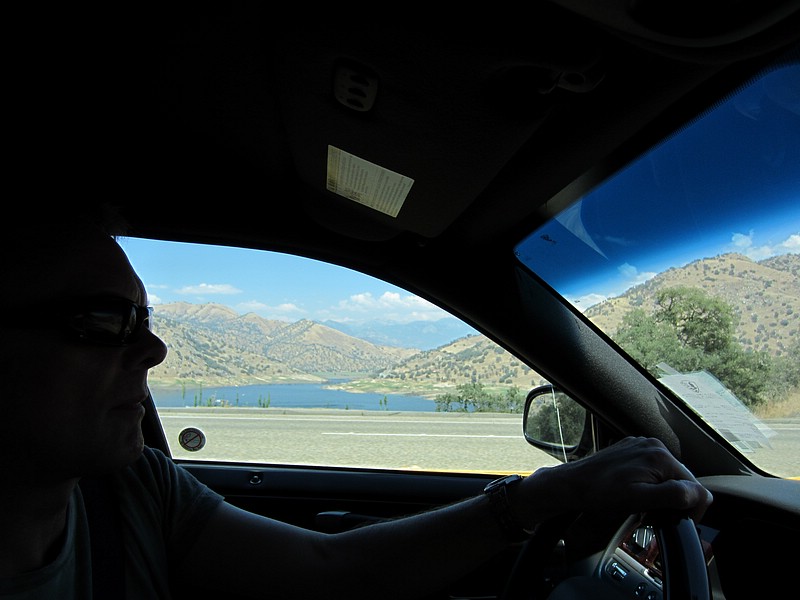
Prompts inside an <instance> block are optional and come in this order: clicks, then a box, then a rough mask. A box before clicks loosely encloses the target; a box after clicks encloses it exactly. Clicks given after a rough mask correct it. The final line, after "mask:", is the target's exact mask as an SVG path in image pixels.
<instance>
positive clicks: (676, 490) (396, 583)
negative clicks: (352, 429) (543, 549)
mask: <svg viewBox="0 0 800 600" xmlns="http://www.w3.org/2000/svg"><path fill="white" fill-rule="evenodd" d="M509 501H510V505H511V510H512V512H513V514H514V517H515V519H516V520H517V521H518V522H519V523H521V524H522V525H524V526H525V527H526V528H532V527H533V526H534V525H535V524H536V523H538V522H540V521H542V520H544V519H546V518H549V517H551V516H554V515H557V514H559V513H562V512H565V511H572V510H591V511H596V512H604V511H608V510H613V511H615V512H639V511H643V510H650V509H659V508H672V509H676V510H682V511H687V512H690V513H691V514H693V515H694V516H695V517H699V516H700V515H701V514H702V512H703V511H705V509H706V507H707V506H708V504H710V502H711V495H710V494H709V493H708V492H707V491H706V490H705V489H704V488H703V487H702V486H700V484H699V483H697V481H696V480H695V479H694V477H693V476H692V475H691V473H689V471H688V470H686V469H685V467H683V465H681V464H680V463H679V462H678V461H677V460H675V459H674V458H673V457H672V455H670V454H669V452H668V451H667V450H666V449H665V448H664V446H663V445H662V444H661V443H660V442H658V441H657V440H649V439H644V438H628V439H626V440H623V441H622V442H620V443H619V444H617V445H615V446H613V447H611V448H609V449H607V450H604V451H603V452H599V453H598V454H596V455H594V456H591V457H588V458H585V459H583V460H581V461H577V462H575V463H569V464H566V465H560V466H558V467H551V468H546V469H540V470H539V471H537V472H536V473H534V474H533V475H531V476H529V477H527V478H525V480H524V481H522V482H521V483H520V484H518V485H517V486H516V488H515V489H514V491H513V493H512V494H511V495H510V497H509ZM507 545H508V538H507V536H506V532H504V531H503V529H502V527H501V525H500V522H499V520H498V518H497V514H496V512H495V508H493V506H492V504H491V502H490V501H489V499H488V498H487V497H485V496H483V495H481V496H478V497H475V498H471V499H468V500H465V501H463V502H459V503H457V504H453V505H451V506H447V507H443V508H440V509H437V510H434V511H430V512H426V513H421V514H418V515H414V516H410V517H405V518H402V519H396V520H390V521H386V522H381V523H377V524H374V525H370V526H366V527H361V528H358V529H354V530H351V531H347V532H344V533H338V534H323V533H317V532H314V531H308V530H305V529H302V528H298V527H295V526H292V525H288V524H285V523H280V522H278V521H274V520H271V519H268V518H265V517H261V516H258V515H254V514H251V513H248V512H246V511H243V510H241V509H238V508H236V507H233V506H231V505H229V504H227V503H222V504H221V505H220V506H219V508H218V509H217V510H216V512H215V513H214V514H213V516H212V517H211V519H210V520H209V522H208V524H207V525H206V527H205V528H204V530H203V531H202V532H201V534H200V537H199V539H198V542H197V543H196V544H195V546H194V548H193V549H192V551H191V553H190V554H189V555H188V556H187V558H186V560H185V561H184V563H183V565H184V570H185V571H184V572H183V573H181V574H180V575H183V576H184V577H186V580H187V581H190V582H192V583H193V584H198V585H200V586H202V587H203V588H205V589H209V588H210V589H214V588H218V587H219V586H222V589H223V590H224V591H225V592H227V593H236V594H241V595H243V596H246V595H247V594H251V595H253V596H254V597H258V594H259V593H263V595H264V596H266V597H271V598H317V597H319V598H322V597H324V598H348V599H356V598H375V597H380V598H413V597H419V596H422V595H425V594H430V593H432V592H434V591H437V590H440V589H443V588H444V587H445V586H447V585H448V584H449V583H452V582H454V581H456V580H458V579H459V578H460V577H462V576H464V575H465V574H467V573H469V572H470V571H472V570H473V569H475V568H476V567H478V566H479V565H480V564H482V563H483V562H485V561H486V560H487V559H489V558H491V557H492V556H494V555H496V554H497V553H498V552H500V551H501V550H503V549H504V548H505V547H506V546H507ZM209 558H212V560H209Z"/></svg>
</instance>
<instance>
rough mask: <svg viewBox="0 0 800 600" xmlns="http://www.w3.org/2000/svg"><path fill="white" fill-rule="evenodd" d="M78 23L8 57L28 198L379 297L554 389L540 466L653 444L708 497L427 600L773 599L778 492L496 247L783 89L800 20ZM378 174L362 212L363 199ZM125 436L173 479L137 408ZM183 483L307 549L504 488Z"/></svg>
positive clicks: (790, 523)
mask: <svg viewBox="0 0 800 600" xmlns="http://www.w3.org/2000/svg"><path fill="white" fill-rule="evenodd" d="M96 10H97V9H89V8H77V7H61V8H56V9H53V11H52V12H53V13H54V14H50V15H48V18H47V19H46V20H47V23H46V24H45V25H43V26H41V27H40V28H38V29H37V32H36V35H35V37H34V36H31V38H30V39H29V40H28V46H27V50H26V52H25V54H26V56H25V58H26V65H28V66H26V69H25V77H26V82H25V83H24V84H23V85H21V86H20V88H21V89H20V94H21V97H22V98H24V99H25V104H27V105H28V106H27V109H28V110H32V111H33V112H34V114H33V115H32V117H31V119H30V120H29V121H25V123H24V124H23V128H24V129H25V130H26V131H27V133H26V138H27V139H26V142H27V143H28V144H30V146H29V147H28V148H27V149H26V150H25V151H24V152H22V155H24V156H27V157H33V156H35V157H36V158H35V161H36V164H37V165H39V166H38V167H37V168H36V169H37V172H36V174H35V176H32V177H31V180H30V181H29V185H30V186H31V189H32V190H33V191H34V192H35V193H38V191H41V192H42V193H43V194H45V195H46V196H47V197H49V198H50V199H51V201H52V202H54V203H58V204H63V205H64V206H69V205H70V204H72V203H75V202H78V203H81V202H86V203H95V202H102V203H111V204H113V205H115V206H116V207H117V208H118V210H119V212H120V213H121V214H122V215H123V216H124V218H125V220H126V221H127V222H128V223H129V225H130V231H131V234H130V235H131V236H132V237H136V238H142V239H148V240H164V241H171V242H189V243H194V244H213V245H218V246H230V247H237V248H247V249H254V250H267V251H274V252H280V253H287V254H291V255H297V256H302V257H307V258H311V259H315V260H318V261H323V262H326V263H331V264H334V265H341V266H344V267H347V268H349V269H353V270H356V271H360V272H362V273H365V274H367V275H370V276H373V277H376V278H380V279H381V280H384V281H387V282H390V283H392V284H394V285H397V286H400V287H402V288H403V289H405V290H408V291H409V292H411V293H413V294H416V295H418V296H419V297H421V298H424V299H426V300H427V301H429V302H431V303H433V304H434V305H436V306H438V307H441V308H443V309H445V310H447V311H448V312H450V313H452V314H454V315H456V316H458V317H459V318H460V319H462V320H463V321H464V322H465V323H467V324H469V325H470V326H471V327H473V328H474V329H475V330H477V331H479V332H480V333H481V334H482V335H484V336H486V337H487V338H489V339H491V340H492V341H494V342H495V343H497V344H498V345H500V346H502V347H503V348H504V349H505V350H507V351H508V352H510V353H511V354H513V355H514V356H515V357H517V359H519V360H520V361H521V362H523V363H525V364H526V365H529V366H530V367H532V368H534V369H535V370H536V371H537V372H539V373H542V374H543V375H544V376H546V378H547V381H548V382H550V384H552V387H547V388H546V389H538V390H535V391H534V392H532V393H531V394H529V396H528V406H530V405H532V403H533V402H534V401H535V400H536V398H538V397H540V396H541V395H542V394H543V393H544V394H552V393H553V392H554V390H558V392H559V393H563V394H565V395H567V396H568V397H569V398H570V399H572V400H573V401H574V402H576V403H578V404H579V405H581V406H582V407H583V408H584V409H585V411H586V415H587V416H586V424H585V427H584V428H583V429H582V430H581V433H580V434H579V436H578V439H577V440H575V442H574V443H573V444H570V445H569V449H568V450H569V451H568V452H565V450H564V447H563V446H560V445H548V444H546V443H542V444H539V446H538V447H539V448H544V449H545V450H546V451H551V453H553V455H554V456H556V457H558V456H559V452H560V453H561V454H562V455H563V457H564V459H566V460H579V459H580V457H581V456H585V455H586V454H589V453H591V452H594V451H597V450H599V449H602V448H603V447H605V446H607V445H609V444H611V443H613V442H614V441H616V440H619V439H620V438H622V437H624V436H626V435H637V436H654V437H657V438H659V439H661V440H662V441H663V442H664V444H665V445H666V446H667V447H668V448H669V449H670V450H671V451H672V452H673V453H674V454H675V455H676V456H677V457H678V458H679V459H680V460H681V461H682V462H683V463H684V464H685V465H686V466H687V467H688V468H689V469H690V470H691V471H692V472H693V473H694V474H695V475H696V476H698V478H700V480H701V481H702V482H703V483H704V484H705V485H707V487H708V488H709V489H710V490H711V491H712V493H713V494H714V498H715V501H714V503H713V505H712V507H711V508H710V509H709V511H708V513H707V515H706V517H705V518H704V519H703V521H702V522H701V523H698V524H692V523H687V522H686V519H678V518H677V517H675V516H674V515H657V516H653V515H650V516H648V519H649V520H646V521H642V517H641V515H636V516H630V515H592V514H584V515H569V517H570V518H569V519H568V521H564V520H563V519H562V520H561V521H559V522H557V523H547V524H546V525H547V526H543V527H542V528H541V530H540V531H537V533H536V535H534V536H532V537H531V539H530V540H528V541H527V542H524V543H521V544H516V545H513V546H511V547H509V549H508V550H507V552H505V553H504V554H502V555H500V556H497V557H496V559H494V560H493V561H491V562H490V563H488V564H486V565H485V566H484V567H483V568H482V569H480V570H478V571H476V572H474V573H472V574H471V575H470V576H469V577H468V578H466V579H464V580H463V581H460V582H458V583H457V584H456V585H453V586H449V587H448V588H447V589H443V590H441V591H440V592H439V593H437V594H436V595H435V596H432V597H435V598H462V599H467V598H471V599H476V600H477V599H478V598H503V599H504V600H513V599H518V598H545V597H548V595H549V596H550V597H552V598H582V597H587V598H600V597H618V596H617V595H619V597H628V598H636V597H642V598H645V597H646V598H662V597H663V598H670V599H672V600H675V599H677V598H689V597H692V598H695V597H696V598H715V599H727V600H736V599H737V598H751V597H771V596H772V594H773V593H775V594H776V595H777V593H780V592H783V593H788V594H791V593H792V592H791V589H794V588H795V587H796V586H795V585H794V584H793V583H792V577H791V572H792V571H791V568H792V567H793V566H794V562H795V561H794V560H793V559H794V557H796V552H795V551H794V550H793V549H792V548H793V542H792V540H793V539H794V538H795V536H797V535H798V533H800V488H798V482H797V481H795V480H792V479H791V478H789V477H785V476H776V475H773V474H771V473H769V472H766V471H765V470H763V469H761V468H760V467H758V466H756V465H755V464H753V463H751V462H749V461H748V460H747V459H746V458H744V457H743V456H742V455H741V454H740V453H739V452H737V451H736V450H735V448H733V447H732V445H731V443H730V441H729V440H727V439H726V438H725V437H724V436H723V435H721V434H720V433H719V432H718V431H716V430H715V429H713V428H712V427H709V426H708V425H707V424H706V423H705V422H704V421H703V420H702V419H701V418H699V417H698V416H697V414H695V413H693V412H692V411H691V410H688V409H687V407H686V406H685V405H684V404H683V403H682V402H681V401H680V400H679V399H678V398H676V396H675V395H674V394H672V392H671V391H670V389H669V388H667V387H665V386H664V385H662V384H661V383H659V382H658V381H656V379H655V378H654V377H653V376H652V375H650V374H649V373H648V372H647V370H645V369H644V368H642V367H641V366H640V365H638V364H636V363H635V362H634V361H633V360H631V359H630V358H629V357H628V356H627V355H626V354H625V353H624V352H623V351H621V350H620V348H619V347H618V346H617V345H616V344H615V343H614V342H612V341H611V340H610V338H609V337H608V335H606V334H605V333H603V332H602V331H600V330H599V329H598V328H597V327H595V326H594V325H593V324H592V323H591V322H590V321H589V320H588V319H586V318H585V317H584V316H583V315H582V314H581V313H580V311H578V310H577V309H575V307H574V306H573V305H571V304H570V303H569V302H567V301H565V300H564V298H563V297H562V296H561V295H560V294H559V293H558V292H557V291H556V290H554V289H553V287H551V285H549V283H548V282H546V281H545V280H544V279H542V278H540V276H539V275H538V274H537V273H536V272H533V271H531V270H530V269H528V268H527V267H526V266H525V265H522V264H520V262H519V260H518V258H517V252H516V249H517V247H518V245H519V244H520V241H521V240H522V239H523V238H525V237H526V236H527V235H529V234H530V233H531V232H533V231H536V230H538V229H539V228H540V227H541V226H543V225H544V224H545V223H547V222H548V221H550V220H551V219H553V218H554V217H555V216H556V215H558V214H559V213H561V212H562V211H563V210H565V209H567V208H568V207H570V206H572V205H573V204H574V203H575V202H577V201H578V200H579V199H580V198H581V197H582V196H583V195H584V194H586V193H587V192H588V191H589V190H591V189H592V188H594V187H595V186H596V185H597V184H599V183H600V182H602V181H604V180H606V179H608V178H610V177H611V176H613V175H614V174H615V173H617V172H618V171H619V170H620V169H622V168H623V167H624V166H625V165H628V164H629V163H631V161H633V160H634V159H636V158H637V157H640V156H642V155H643V154H644V153H645V152H647V151H648V150H649V149H651V148H653V147H656V146H658V145H659V144H661V143H662V142H664V140H667V139H669V138H670V137H671V136H673V135H674V134H675V132H678V131H680V130H682V129H683V128H685V127H686V126H687V125H688V124H689V123H691V122H692V121H693V120H694V119H696V118H697V117H698V116H700V115H702V114H704V113H705V112H706V111H708V110H710V109H712V108H713V107H714V106H716V105H717V104H719V103H720V102H722V101H723V100H724V99H725V98H726V97H728V96H729V95H730V94H733V93H734V92H736V91H737V90H739V89H740V88H742V87H743V86H744V85H745V84H746V83H747V82H749V81H750V80H752V79H753V78H755V77H757V76H758V75H759V74H761V73H763V72H764V71H765V70H769V69H773V68H774V65H775V64H777V63H779V62H780V63H781V64H793V65H796V64H797V63H798V60H800V46H798V43H799V42H800V2H797V1H796V0H769V1H766V0H762V1H760V2H754V1H751V0H739V1H735V2H703V3H698V2H684V1H672V2H664V1H660V0H654V1H647V0H611V1H609V2H602V3H599V2H591V1H582V0H548V1H542V2H536V3H533V4H531V5H527V6H526V7H525V10H524V11H523V10H515V11H514V14H512V15H511V18H508V17H506V18H504V19H502V20H501V19H492V18H491V17H489V16H488V15H486V14H485V13H486V12H487V11H486V10H485V9H484V10H482V11H480V12H481V13H482V14H480V15H479V16H478V15H476V16H475V17H474V18H472V17H471V16H470V18H465V19H464V20H463V21H461V20H459V21H457V22H448V23H437V22H432V21H430V20H428V19H425V20H423V21H422V22H421V24H420V23H416V24H411V23H409V22H397V21H394V20H392V21H386V20H385V19H384V20H381V21H379V22H376V23H363V22H361V21H356V20H354V19H342V20H341V21H340V22H339V21H337V22H328V23H311V24H308V23H301V22H300V19H297V18H290V19H286V18H285V17H283V16H281V15H280V13H278V12H276V11H274V9H272V8H271V7H269V6H268V5H264V4H261V3H232V4H227V3H225V4H205V3H204V4H189V5H183V4H181V5H178V6H175V5H169V6H158V7H151V8H149V9H144V8H139V7H135V8H134V7H128V8H104V9H102V12H103V14H97V12H95V11H96ZM48 12H50V11H49V9H48ZM62 12H63V13H64V14H57V13H62ZM517 13H518V14H517ZM417 21H419V20H417ZM65 23H69V27H65V26H64V24H65ZM31 64H33V65H35V68H31V66H30V65H31ZM793 89H794V94H795V95H794V102H795V105H794V106H795V110H794V114H795V115H800V102H798V100H797V98H798V97H800V96H798V94H800V81H798V80H794V88H793ZM793 127H795V128H797V121H796V120H795V122H794V125H793ZM691 158H692V160H693V161H697V162H702V161H703V160H704V158H703V156H696V157H691ZM791 158H792V160H795V161H796V159H797V151H796V150H795V152H794V154H793V155H792V157H791ZM788 164H797V163H796V162H794V163H792V162H788ZM45 165H46V166H45ZM42 166H45V169H44V170H40V169H41V167H42ZM373 176H374V177H375V178H376V181H375V185H376V186H377V187H379V188H380V190H381V192H380V194H379V195H378V196H379V197H377V198H376V197H373V196H369V195H367V194H362V193H361V192H359V190H358V183H357V180H358V179H359V178H360V177H361V178H368V177H373ZM790 178H791V177H790ZM377 179H379V181H377ZM793 181H794V182H795V183H797V182H798V180H797V176H796V174H795V176H794V177H793ZM381 186H382V187H381ZM797 189H798V188H795V192H794V196H795V197H797ZM264 277H267V278H268V277H269V274H268V273H266V274H264ZM795 279H796V275H795ZM528 391H529V390H525V392H528ZM518 416H519V423H520V429H519V432H520V433H519V435H520V436H521V437H522V436H523V435H528V434H527V433H525V434H524V433H523V426H522V424H523V415H518ZM795 422H796V421H795ZM144 431H145V437H146V443H147V444H148V445H150V446H153V447H157V448H160V449H162V450H164V451H165V452H166V453H168V454H170V444H169V442H168V440H167V438H166V436H165V433H164V429H163V427H162V423H161V421H160V420H159V418H158V415H157V410H156V407H155V404H152V405H151V406H149V407H148V414H147V416H146V418H145V423H144ZM529 441H530V443H531V444H533V445H536V444H537V441H536V440H535V439H531V440H529ZM176 461H177V462H178V463H179V464H180V465H182V466H183V467H184V468H186V469H188V470H190V471H191V472H192V473H193V474H195V475H196V476H197V477H198V478H199V479H201V480H202V481H203V482H204V483H206V484H207V485H209V486H210V487H212V488H213V489H215V490H216V491H218V492H220V493H221V494H223V495H224V496H225V497H226V499H227V500H228V501H229V502H231V503H233V504H236V505H237V506H240V507H242V508H245V509H247V510H250V511H253V512H256V513H259V514H263V515H267V516H269V517H272V518H276V519H280V520H284V521H287V522H291V523H294V524H298V525H301V526H304V527H308V528H313V529H319V530H322V531H328V532H334V531H340V530H342V529H346V528H349V527H354V526H362V525H364V524H365V523H369V522H371V521H374V520H380V519H387V518H394V517H398V516H401V515H406V514H413V513H416V512H420V511H423V510H427V509H430V508H433V507H437V506H442V505H445V504H448V503H452V502H455V501H457V500H459V499H461V498H465V497H468V496H471V495H475V494H478V493H480V492H481V490H483V488H484V486H485V485H486V484H487V483H488V482H489V481H491V480H492V479H494V478H496V477H497V476H498V475H502V474H503V473H502V472H500V471H501V470H500V469H498V472H497V473H494V474H492V473H487V472H434V471H425V470H390V469H377V468H376V469H366V468H348V467H325V466H309V465H298V464H294V465H293V464H277V463H271V462H269V461H264V462H263V463H250V464H245V463H237V462H222V461H219V462H216V461H215V462H204V461H202V460H193V459H190V458H176ZM794 465H795V467H798V469H797V470H796V472H795V475H796V476H800V466H798V464H797V463H796V462H795V463H794ZM654 531H655V534H654V533H653V532H654ZM654 536H655V538H656V539H657V540H658V541H657V545H658V549H657V550H656V551H653V550H652V548H653V539H654ZM659 549H660V552H659ZM298 560H302V558H301V557H299V558H298ZM256 579H257V578H256ZM567 582H569V583H567ZM603 594H612V595H609V596H605V595H603ZM613 594H617V595H613ZM648 594H652V595H648ZM751 594H752V595H751Z"/></svg>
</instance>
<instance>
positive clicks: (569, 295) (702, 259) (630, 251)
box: [516, 63, 800, 477]
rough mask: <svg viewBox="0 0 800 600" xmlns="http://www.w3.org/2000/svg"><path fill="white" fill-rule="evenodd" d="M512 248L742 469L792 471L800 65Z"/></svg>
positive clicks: (799, 365) (798, 408)
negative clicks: (716, 437)
mask: <svg viewBox="0 0 800 600" xmlns="http://www.w3.org/2000/svg"><path fill="white" fill-rule="evenodd" d="M516 252H517V256H518V257H519V259H520V260H521V261H522V262H523V263H524V264H525V265H526V266H527V267H528V268H530V269H531V270H532V271H533V272H535V273H536V274H537V275H539V276H540V277H542V278H543V279H544V280H545V281H546V282H547V283H548V284H549V285H551V286H552V287H553V288H555V289H556V290H557V291H558V292H559V293H560V294H561V295H562V296H564V297H565V298H566V299H567V300H568V301H569V302H571V303H572V304H573V305H574V306H575V307H576V308H577V310H579V311H581V312H583V313H584V315H585V316H586V317H587V318H588V319H589V320H590V321H591V322H592V323H594V324H595V325H596V326H597V327H599V328H600V329H602V330H603V331H605V332H606V333H607V334H608V335H609V336H610V337H611V338H612V339H613V340H614V341H615V342H616V343H617V344H618V345H619V346H620V347H621V348H622V349H623V350H625V351H626V352H627V353H628V354H629V355H630V356H631V357H632V358H633V359H635V360H636V361H638V362H639V363H640V364H641V365H642V366H644V367H645V368H646V369H647V370H648V371H649V372H650V373H651V374H652V375H653V376H654V377H656V378H658V379H659V380H660V381H661V383H663V384H664V385H665V386H666V387H667V388H669V389H670V390H671V391H672V392H674V393H675V394H676V395H678V396H679V397H680V398H682V399H683V400H684V401H685V402H686V403H687V404H688V405H689V406H690V407H691V408H692V410H694V411H695V412H697V413H698V414H699V415H700V416H701V417H703V418H704V419H705V420H706V421H707V422H709V423H710V424H711V425H712V426H714V427H715V428H716V429H717V430H718V431H719V432H720V433H721V434H722V435H723V436H724V437H725V438H726V439H727V440H728V441H729V442H730V443H731V444H732V445H733V446H734V447H735V448H737V449H738V450H739V451H740V452H742V453H743V454H744V455H745V456H746V458H747V459H749V460H750V461H752V462H753V463H754V464H756V465H757V466H759V467H761V468H763V469H765V470H767V471H768V472H771V473H773V474H776V475H779V476H784V477H791V476H797V475H800V466H798V460H797V456H800V448H798V447H797V444H796V442H792V441H790V440H789V439H788V438H790V436H788V435H783V432H786V431H789V430H790V429H791V430H793V431H796V430H797V428H798V424H800V284H798V274H800V254H799V253H800V65H798V64H797V63H794V64H789V65H784V66H782V67H780V68H778V69H775V70H774V71H772V72H770V73H768V74H767V75H765V76H764V77H762V78H760V79H758V80H757V81H755V82H753V83H752V84H751V85H750V86H748V87H747V88H746V89H743V90H742V91H740V92H739V93H737V94H736V95H735V96H733V97H731V98H730V99H729V100H728V101H727V102H725V103H723V104H721V105H719V106H718V107H716V108H715V109H714V110H713V111H711V112H709V113H708V114H707V115H705V116H704V117H703V118H701V119H699V120H697V121H696V122H694V123H693V124H692V125H691V126H689V127H687V128H685V129H684V130H683V131H681V132H680V133H679V134H677V135H675V136H674V137H672V138H671V139H669V140H668V141H667V142H665V143H664V144H662V145H660V146H659V147H657V148H655V149H654V150H652V151H651V152H650V153H648V154H647V155H646V156H644V157H642V158H641V159H639V160H638V161H636V162H635V163H633V164H631V165H630V166H628V167H627V168H626V169H624V170H623V171H622V172H620V173H619V174H617V175H616V176H614V177H613V178H611V179H609V180H608V181H607V182H605V183H604V184H602V185H600V186H599V187H597V188H596V189H594V190H593V191H591V192H590V193H588V194H587V195H585V196H584V197H583V198H581V199H580V200H579V201H578V202H576V203H575V204H573V205H572V206H570V207H569V208H567V209H566V210H564V211H563V212H561V213H560V214H558V215H556V216H555V217H554V218H553V219H551V221H550V222H548V223H546V224H545V225H544V226H543V227H541V228H540V229H538V230H536V231H534V232H533V233H531V234H530V235H529V236H528V237H527V238H526V239H524V240H523V241H522V242H521V243H520V244H519V245H518V247H517V248H516ZM793 446H794V447H793Z"/></svg>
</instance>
